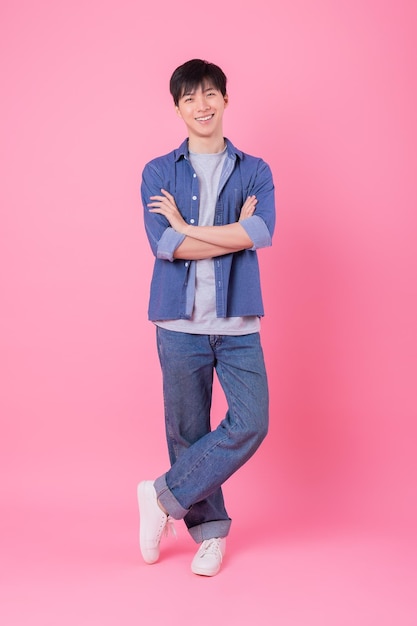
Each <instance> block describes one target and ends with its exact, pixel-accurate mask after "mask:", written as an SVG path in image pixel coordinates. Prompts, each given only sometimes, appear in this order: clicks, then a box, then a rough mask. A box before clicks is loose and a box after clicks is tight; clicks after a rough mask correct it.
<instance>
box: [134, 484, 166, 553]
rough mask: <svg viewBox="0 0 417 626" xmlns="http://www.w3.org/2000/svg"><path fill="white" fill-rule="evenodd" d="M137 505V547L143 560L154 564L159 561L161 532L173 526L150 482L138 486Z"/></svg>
mask: <svg viewBox="0 0 417 626" xmlns="http://www.w3.org/2000/svg"><path fill="white" fill-rule="evenodd" d="M138 503H139V516H140V532H139V545H140V551H141V552H142V556H143V560H144V561H145V562H146V563H156V561H157V560H158V559H159V544H160V542H161V537H162V532H163V530H164V529H165V531H166V532H167V530H168V528H169V527H171V529H172V525H173V521H172V518H171V517H169V515H166V513H164V512H163V511H162V510H161V509H160V508H159V505H158V500H157V497H156V491H155V487H154V486H153V481H152V480H144V481H142V482H141V483H139V485H138Z"/></svg>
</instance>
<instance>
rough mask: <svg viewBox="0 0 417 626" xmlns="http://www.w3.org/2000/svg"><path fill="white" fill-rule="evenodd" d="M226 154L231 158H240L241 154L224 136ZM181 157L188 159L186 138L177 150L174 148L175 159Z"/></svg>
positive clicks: (177, 159)
mask: <svg viewBox="0 0 417 626" xmlns="http://www.w3.org/2000/svg"><path fill="white" fill-rule="evenodd" d="M225 142H226V147H227V156H228V157H229V158H231V159H236V157H238V158H239V159H241V158H242V156H243V154H242V152H241V151H240V150H238V149H237V148H235V147H234V145H233V144H232V142H231V141H230V140H229V139H227V137H225ZM181 158H183V159H188V139H185V140H184V141H183V142H182V144H181V145H180V147H179V148H177V150H175V161H179V160H180V159H181Z"/></svg>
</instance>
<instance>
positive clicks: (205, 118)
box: [195, 113, 214, 122]
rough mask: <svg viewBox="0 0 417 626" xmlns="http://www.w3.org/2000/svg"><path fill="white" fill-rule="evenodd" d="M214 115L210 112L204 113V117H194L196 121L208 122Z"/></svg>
mask: <svg viewBox="0 0 417 626" xmlns="http://www.w3.org/2000/svg"><path fill="white" fill-rule="evenodd" d="M213 116H214V113H210V115H206V116H205V117H196V118H195V119H196V121H197V122H208V121H209V120H211V118H212V117H213Z"/></svg>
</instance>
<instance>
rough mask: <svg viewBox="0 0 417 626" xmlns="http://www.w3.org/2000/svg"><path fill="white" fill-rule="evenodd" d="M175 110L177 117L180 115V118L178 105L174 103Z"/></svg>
mask: <svg viewBox="0 0 417 626" xmlns="http://www.w3.org/2000/svg"><path fill="white" fill-rule="evenodd" d="M175 112H176V114H177V115H178V117H180V118H181V119H182V115H181V111H180V108H179V106H177V105H175Z"/></svg>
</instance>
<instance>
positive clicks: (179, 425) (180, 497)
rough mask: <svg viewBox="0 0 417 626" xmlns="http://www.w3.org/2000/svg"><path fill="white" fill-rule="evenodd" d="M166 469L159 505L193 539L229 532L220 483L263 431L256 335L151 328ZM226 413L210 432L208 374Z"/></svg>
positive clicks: (264, 402)
mask: <svg viewBox="0 0 417 626" xmlns="http://www.w3.org/2000/svg"><path fill="white" fill-rule="evenodd" d="M157 345H158V354H159V359H160V363H161V368H162V375H163V392H164V407H165V427H166V437H167V442H168V451H169V457H170V462H171V469H170V470H169V471H168V472H167V473H166V474H164V475H162V476H160V477H159V478H157V479H156V481H155V489H156V493H157V495H158V498H159V500H160V502H161V504H162V505H163V506H164V507H165V509H166V510H167V511H168V513H169V514H170V515H171V516H172V517H173V518H175V519H184V521H185V523H186V525H187V528H188V530H189V532H190V534H191V536H192V537H193V538H194V539H195V541H197V542H201V541H203V540H204V539H210V538H212V537H225V536H226V535H227V534H228V532H229V528H230V524H231V519H230V518H229V516H228V514H227V512H226V509H225V505H224V501H223V494H222V490H221V485H222V484H223V483H224V482H225V480H227V478H229V477H230V476H231V475H232V474H233V473H234V472H235V471H236V470H237V469H238V468H239V467H241V466H242V465H243V464H244V463H245V462H246V461H247V460H248V459H249V458H250V457H251V456H252V454H253V453H254V452H255V451H256V449H257V448H258V447H259V445H260V444H261V442H262V440H263V439H264V437H265V436H266V434H267V430H268V385H267V377H266V371H265V364H264V359H263V353H262V347H261V343H260V337H259V333H253V334H249V335H240V336H227V335H192V334H189V333H179V332H174V331H170V330H166V329H163V328H159V327H157ZM214 370H216V373H217V376H218V379H219V382H220V384H221V386H222V389H223V391H224V393H225V396H226V400H227V404H228V410H227V413H226V416H225V417H224V419H223V420H222V421H221V423H220V424H219V425H218V426H217V428H216V429H215V430H211V427H210V409H211V398H212V386H213V372H214Z"/></svg>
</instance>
